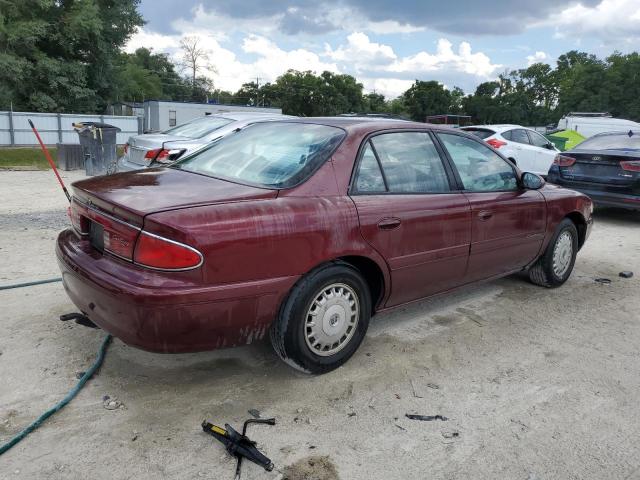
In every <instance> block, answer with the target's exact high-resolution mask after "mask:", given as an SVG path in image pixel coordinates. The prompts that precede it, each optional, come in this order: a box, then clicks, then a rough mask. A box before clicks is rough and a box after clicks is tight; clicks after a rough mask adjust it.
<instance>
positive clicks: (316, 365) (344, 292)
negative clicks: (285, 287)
mask: <svg viewBox="0 0 640 480" xmlns="http://www.w3.org/2000/svg"><path fill="white" fill-rule="evenodd" d="M370 317H371V294H370V292H369V287H368V285H367V282H366V281H365V280H364V278H363V277H362V275H361V274H360V272H359V271H357V270H356V269H354V268H353V267H351V266H350V265H348V264H345V263H341V262H340V263H331V264H328V265H326V266H323V267H320V268H318V269H316V270H314V271H312V272H311V273H309V274H308V275H306V276H305V277H304V278H303V279H302V280H300V281H299V282H298V283H297V284H296V285H295V286H294V287H293V289H292V290H291V292H290V294H289V297H288V298H287V300H286V301H285V303H284V304H283V305H282V308H281V309H280V313H279V315H278V318H277V319H276V321H275V322H274V324H273V325H272V327H271V332H270V333H271V343H272V345H273V347H274V349H275V351H276V352H277V353H278V355H279V356H280V358H282V359H283V360H284V361H285V362H286V363H288V364H289V365H291V366H292V367H294V368H297V369H298V370H302V371H304V372H307V373H316V374H317V373H326V372H329V371H331V370H333V369H335V368H337V367H339V366H340V365H342V364H343V363H345V362H346V361H347V360H348V359H349V358H350V357H351V356H352V355H353V354H354V352H355V351H356V350H357V349H358V347H359V346H360V343H362V340H363V339H364V336H365V334H366V332H367V328H368V326H369V318H370Z"/></svg>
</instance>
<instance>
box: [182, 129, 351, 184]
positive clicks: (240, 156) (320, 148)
mask: <svg viewBox="0 0 640 480" xmlns="http://www.w3.org/2000/svg"><path fill="white" fill-rule="evenodd" d="M345 135H346V134H345V132H344V130H342V129H340V128H336V127H330V126H327V125H317V124H311V123H294V122H264V123H255V124H253V125H250V126H248V127H246V128H244V129H242V130H239V131H236V132H234V133H232V134H230V135H228V136H226V137H223V138H221V139H220V140H218V141H216V142H213V143H212V144H211V145H210V146H209V147H207V148H205V149H203V150H201V151H199V152H197V153H194V154H193V155H191V156H189V157H187V158H185V159H184V160H182V161H178V162H176V163H174V164H173V165H172V167H173V168H179V169H181V170H186V171H190V172H194V173H200V174H202V175H208V176H211V177H217V178H222V179H226V180H231V181H236V182H238V183H243V184H249V185H258V186H263V187H267V188H289V187H292V186H294V185H297V184H298V183H300V182H303V181H305V180H306V179H307V178H309V176H311V174H312V173H313V172H314V171H315V170H316V169H317V168H318V167H319V166H320V165H321V164H322V163H324V162H325V161H326V160H327V159H328V158H329V157H330V156H331V154H332V153H333V151H334V150H335V149H336V148H337V147H338V145H339V144H340V142H341V141H342V139H343V138H344V137H345Z"/></svg>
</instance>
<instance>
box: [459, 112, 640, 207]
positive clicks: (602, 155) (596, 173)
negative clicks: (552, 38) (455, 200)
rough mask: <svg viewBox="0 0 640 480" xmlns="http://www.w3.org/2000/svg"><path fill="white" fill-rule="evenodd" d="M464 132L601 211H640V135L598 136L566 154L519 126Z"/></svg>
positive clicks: (496, 126)
mask: <svg viewBox="0 0 640 480" xmlns="http://www.w3.org/2000/svg"><path fill="white" fill-rule="evenodd" d="M598 119H599V120H600V121H604V120H616V119H611V118H605V119H600V118H599V117H598ZM587 120H589V119H588V118H587ZM585 121H586V120H585ZM624 122H628V121H626V120H625V121H624ZM631 123H633V122H631ZM616 125H617V124H616ZM625 125H626V124H625ZM461 130H464V131H467V132H469V133H472V134H474V135H475V136H477V137H478V138H481V139H483V140H484V141H485V142H486V143H487V144H489V145H491V146H492V147H494V148H495V149H497V150H499V151H500V153H502V154H503V155H505V156H506V157H507V158H508V159H509V160H511V161H512V162H513V163H514V164H516V165H518V167H520V169H522V170H525V171H529V172H533V173H536V174H538V175H541V176H544V177H545V178H546V179H547V180H548V181H549V182H552V183H555V184H557V185H562V186H564V187H568V188H572V189H574V190H578V191H580V192H583V193H585V194H586V195H589V197H591V198H592V199H593V200H594V201H595V202H596V205H601V206H614V207H622V208H627V209H637V210H640V131H639V130H635V131H634V130H627V131H617V132H606V133H600V134H596V135H593V136H590V137H589V138H587V139H586V140H584V141H583V142H581V143H580V144H578V145H577V146H576V147H574V148H573V149H571V150H568V151H566V152H563V153H560V152H559V151H558V150H557V149H556V148H555V147H554V146H553V144H552V143H550V142H549V141H548V140H547V139H546V138H545V137H543V136H542V135H540V134H539V133H537V132H535V131H534V130H531V129H529V128H525V127H521V126H519V125H478V126H470V127H462V128H461Z"/></svg>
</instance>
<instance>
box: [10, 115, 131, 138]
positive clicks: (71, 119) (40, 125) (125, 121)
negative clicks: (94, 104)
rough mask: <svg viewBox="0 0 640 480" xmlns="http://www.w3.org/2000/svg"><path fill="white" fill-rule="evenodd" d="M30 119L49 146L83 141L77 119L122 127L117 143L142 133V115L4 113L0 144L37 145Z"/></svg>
mask: <svg viewBox="0 0 640 480" xmlns="http://www.w3.org/2000/svg"><path fill="white" fill-rule="evenodd" d="M29 119H31V121H32V122H33V123H34V125H35V126H36V128H37V129H38V133H40V137H42V141H43V142H44V143H46V144H47V145H55V144H56V143H80V142H79V140H78V135H77V134H76V132H75V130H74V129H73V125H72V124H73V123H77V122H104V123H108V124H109V125H113V126H115V127H118V128H120V129H121V130H122V131H121V132H119V133H118V136H117V142H118V144H119V145H122V144H124V143H126V141H127V140H128V139H129V137H130V136H131V135H138V134H139V133H142V118H141V117H123V116H115V115H80V114H72V113H30V112H0V146H11V145H16V146H28V145H37V144H38V141H37V139H36V137H35V135H34V134H33V132H32V131H31V127H30V126H29V121H28V120H29Z"/></svg>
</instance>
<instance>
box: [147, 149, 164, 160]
mask: <svg viewBox="0 0 640 480" xmlns="http://www.w3.org/2000/svg"><path fill="white" fill-rule="evenodd" d="M160 152H162V149H161V148H154V149H153V150H147V153H145V154H144V158H146V159H147V160H150V161H153V160H155V159H156V157H157V156H158V154H159V153H160Z"/></svg>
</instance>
